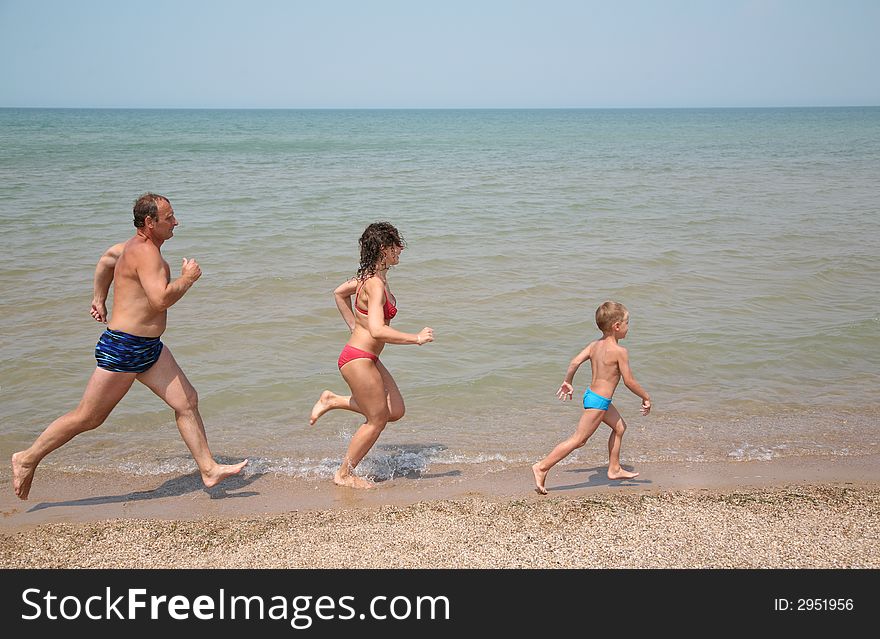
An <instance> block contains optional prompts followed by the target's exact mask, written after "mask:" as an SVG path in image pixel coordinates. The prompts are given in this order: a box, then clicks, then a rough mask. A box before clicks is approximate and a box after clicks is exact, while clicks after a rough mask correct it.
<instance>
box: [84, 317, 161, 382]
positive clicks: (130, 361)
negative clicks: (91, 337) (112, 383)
mask: <svg viewBox="0 0 880 639" xmlns="http://www.w3.org/2000/svg"><path fill="white" fill-rule="evenodd" d="M161 353H162V342H161V341H160V340H159V338H158V337H138V336H137V335H129V334H128V333H123V332H122V331H111V330H110V329H109V328H108V329H107V330H105V331H104V332H103V333H102V334H101V337H100V339H98V345H97V346H95V359H96V360H98V368H103V369H104V370H108V371H111V372H113V373H143V372H144V371H145V370H147V369H149V368H150V366H152V365H153V364H155V363H156V360H157V359H159V355H160V354H161Z"/></svg>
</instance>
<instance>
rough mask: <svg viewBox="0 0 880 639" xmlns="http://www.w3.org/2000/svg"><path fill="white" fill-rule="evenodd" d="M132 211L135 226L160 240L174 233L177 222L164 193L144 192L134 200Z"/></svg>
mask: <svg viewBox="0 0 880 639" xmlns="http://www.w3.org/2000/svg"><path fill="white" fill-rule="evenodd" d="M132 212H133V213H134V225H135V228H138V229H144V230H145V231H147V232H149V234H150V235H151V236H155V237H156V239H159V240H162V241H165V240H167V239H168V238H170V237H171V236H173V235H174V227H175V226H177V224H178V222H177V219H176V218H175V217H174V209H173V208H172V207H171V202H170V201H169V200H168V198H167V197H165V196H164V195H157V194H156V193H144V194H143V195H142V196H140V197H139V198H138V199H137V201H135V203H134V208H133V209H132Z"/></svg>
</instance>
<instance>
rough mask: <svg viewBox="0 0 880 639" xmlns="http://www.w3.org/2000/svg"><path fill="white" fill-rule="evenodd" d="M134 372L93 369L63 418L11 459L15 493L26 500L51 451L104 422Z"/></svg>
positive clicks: (129, 382)
mask: <svg viewBox="0 0 880 639" xmlns="http://www.w3.org/2000/svg"><path fill="white" fill-rule="evenodd" d="M135 377H136V373H114V372H111V371H107V370H104V369H103V368H96V369H95V372H94V373H92V377H91V378H90V379H89V383H88V384H87V385H86V390H85V392H83V396H82V399H81V400H80V402H79V406H77V407H76V408H75V409H74V410H72V411H70V412H69V413H67V414H66V415H62V416H61V417H59V418H58V419H56V420H55V421H54V422H52V423H51V424H49V426H48V427H47V428H46V430H44V431H43V432H42V433H41V434H40V436H39V437H37V439H36V440H35V441H34V443H33V444H31V446H30V448H28V449H27V450H23V451H20V452H17V453H15V454H14V455H13V456H12V485H13V488H14V489H15V494H16V495H18V496H19V497H20V498H21V499H27V497H28V493H29V492H30V489H31V482H32V481H33V478H34V471H35V470H36V468H37V464H39V463H40V462H41V461H42V460H43V458H44V457H45V456H46V455H48V454H49V453H51V452H52V451H53V450H55V449H57V448H59V447H61V446H63V445H64V444H66V443H67V442H69V441H70V440H71V439H73V438H74V437H76V436H77V435H79V434H80V433H83V432H85V431H87V430H91V429H93V428H97V427H98V426H100V425H101V424H103V423H104V420H105V419H107V417H108V415H110V413H111V411H112V410H113V409H114V408H115V407H116V404H118V403H119V401H120V400H121V399H122V398H123V397H125V394H126V393H127V392H128V389H129V388H131V385H132V384H133V383H134V380H135Z"/></svg>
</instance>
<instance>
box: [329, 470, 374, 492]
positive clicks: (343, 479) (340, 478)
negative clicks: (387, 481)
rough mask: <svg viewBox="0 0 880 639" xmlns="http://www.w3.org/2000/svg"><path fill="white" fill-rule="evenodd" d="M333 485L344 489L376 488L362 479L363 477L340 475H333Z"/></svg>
mask: <svg viewBox="0 0 880 639" xmlns="http://www.w3.org/2000/svg"><path fill="white" fill-rule="evenodd" d="M333 483H334V484H336V485H337V486H345V487H346V488H361V489H369V488H375V487H376V486H375V484H373V482H371V481H369V480H367V479H364V478H363V477H358V476H357V475H340V474H339V473H336V474H335V475H333Z"/></svg>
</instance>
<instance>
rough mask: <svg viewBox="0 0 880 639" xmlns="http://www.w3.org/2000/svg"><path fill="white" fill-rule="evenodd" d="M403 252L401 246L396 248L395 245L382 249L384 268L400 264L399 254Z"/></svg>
mask: <svg viewBox="0 0 880 639" xmlns="http://www.w3.org/2000/svg"><path fill="white" fill-rule="evenodd" d="M401 251H403V247H402V246H397V245H396V244H392V245H391V246H386V247H385V248H383V249H382V259H383V260H384V262H385V266H395V265H396V264H398V263H399V262H400V252H401Z"/></svg>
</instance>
